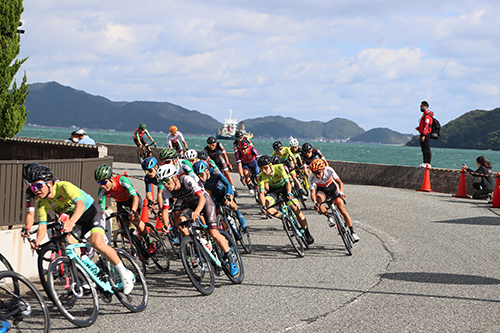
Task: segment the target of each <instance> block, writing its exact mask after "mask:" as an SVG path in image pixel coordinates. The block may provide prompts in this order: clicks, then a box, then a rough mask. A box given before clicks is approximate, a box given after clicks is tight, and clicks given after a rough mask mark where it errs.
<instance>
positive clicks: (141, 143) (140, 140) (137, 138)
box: [134, 123, 156, 154]
mask: <svg viewBox="0 0 500 333" xmlns="http://www.w3.org/2000/svg"><path fill="white" fill-rule="evenodd" d="M144 134H146V135H147V136H148V138H149V140H151V142H152V143H153V146H155V145H156V142H155V140H154V139H153V138H152V137H151V135H150V134H149V132H148V130H147V129H146V124H144V123H140V124H139V128H137V129H136V130H135V131H134V142H135V144H136V145H137V147H139V148H140V149H141V154H142V153H143V152H144V147H146V145H147V143H146V140H144Z"/></svg>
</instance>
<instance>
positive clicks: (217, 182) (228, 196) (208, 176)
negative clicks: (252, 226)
mask: <svg viewBox="0 0 500 333" xmlns="http://www.w3.org/2000/svg"><path fill="white" fill-rule="evenodd" d="M193 169H194V172H195V173H196V174H197V175H198V178H200V181H201V182H202V183H203V185H204V187H205V189H207V190H208V191H210V194H211V195H212V198H213V200H214V201H215V202H216V203H223V204H224V205H226V206H228V207H229V208H230V209H231V210H232V211H233V212H236V215H237V216H238V220H239V221H240V225H241V227H242V228H243V233H245V232H246V228H247V221H246V220H245V218H244V217H243V215H242V214H241V213H240V210H239V209H238V205H236V202H235V201H234V187H233V185H231V183H229V181H228V180H227V179H226V177H224V175H223V174H222V173H221V172H220V171H219V170H216V169H210V168H209V167H208V164H207V163H206V162H205V161H198V162H196V163H195V164H194V165H193Z"/></svg>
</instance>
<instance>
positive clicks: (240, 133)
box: [234, 130, 243, 139]
mask: <svg viewBox="0 0 500 333" xmlns="http://www.w3.org/2000/svg"><path fill="white" fill-rule="evenodd" d="M242 136H243V132H242V131H240V130H237V131H236V132H234V137H235V138H236V139H239V138H241V137H242Z"/></svg>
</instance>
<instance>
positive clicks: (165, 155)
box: [160, 148, 177, 161]
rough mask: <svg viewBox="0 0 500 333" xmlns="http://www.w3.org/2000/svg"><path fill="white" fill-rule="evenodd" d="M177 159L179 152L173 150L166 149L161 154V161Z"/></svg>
mask: <svg viewBox="0 0 500 333" xmlns="http://www.w3.org/2000/svg"><path fill="white" fill-rule="evenodd" d="M174 158H177V152H176V151H175V149H173V148H165V149H163V150H162V151H161V152H160V161H164V160H173V159H174Z"/></svg>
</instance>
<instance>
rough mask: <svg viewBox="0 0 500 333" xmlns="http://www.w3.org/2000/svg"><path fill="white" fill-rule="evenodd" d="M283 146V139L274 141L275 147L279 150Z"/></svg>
mask: <svg viewBox="0 0 500 333" xmlns="http://www.w3.org/2000/svg"><path fill="white" fill-rule="evenodd" d="M281 147H283V144H282V143H281V141H274V143H273V149H274V150H278V149H280V148H281Z"/></svg>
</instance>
